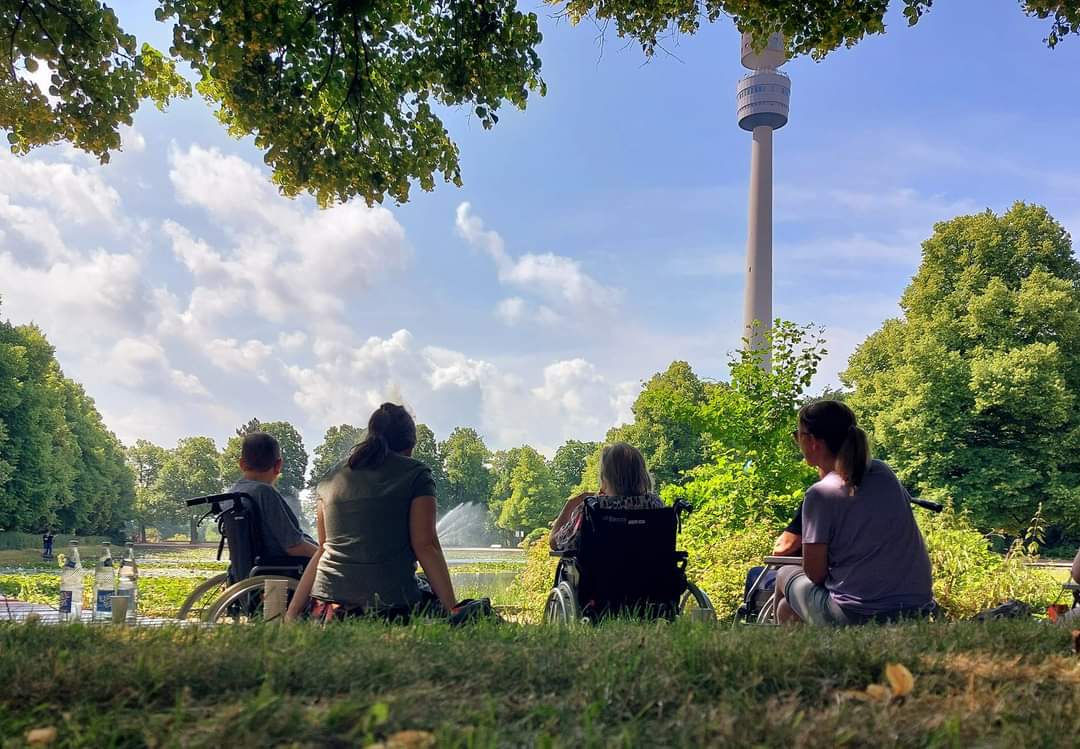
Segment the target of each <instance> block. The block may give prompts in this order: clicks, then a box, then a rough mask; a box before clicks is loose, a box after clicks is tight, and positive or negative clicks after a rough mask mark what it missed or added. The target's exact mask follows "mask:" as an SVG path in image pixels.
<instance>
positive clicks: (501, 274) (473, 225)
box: [455, 203, 623, 317]
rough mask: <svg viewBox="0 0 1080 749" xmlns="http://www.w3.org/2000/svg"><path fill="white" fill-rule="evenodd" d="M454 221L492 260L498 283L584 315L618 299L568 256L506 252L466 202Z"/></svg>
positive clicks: (606, 308) (611, 289) (604, 309)
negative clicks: (514, 255) (514, 254)
mask: <svg viewBox="0 0 1080 749" xmlns="http://www.w3.org/2000/svg"><path fill="white" fill-rule="evenodd" d="M455 223H456V226H457V231H458V234H459V235H461V237H462V238H464V239H465V240H466V241H467V242H468V243H469V244H471V245H472V246H473V247H476V248H477V249H479V250H481V251H483V252H485V253H486V254H487V255H488V256H489V257H490V258H491V259H492V261H494V263H495V269H496V272H497V274H498V278H499V281H500V282H501V283H504V284H507V285H510V286H514V287H516V288H518V289H521V290H522V291H526V292H529V293H532V294H536V295H537V296H539V297H541V298H542V299H544V300H545V301H546V302H547V303H548V304H549V305H551V306H554V307H556V308H559V309H563V310H566V311H568V312H571V313H577V314H578V315H585V316H587V315H593V314H596V313H608V312H610V311H611V310H612V308H613V307H615V306H617V305H618V304H619V303H620V301H621V300H622V296H623V293H622V290H621V289H617V288H615V287H610V286H605V285H603V284H602V283H600V282H599V281H597V280H596V279H594V278H593V277H592V276H590V275H589V274H588V273H586V272H585V271H584V270H583V269H582V267H581V263H580V262H578V261H577V260H574V259H572V258H568V257H564V256H562V255H556V254H554V253H550V252H546V253H542V254H535V253H527V254H525V255H521V256H519V257H517V258H514V257H512V256H511V255H510V254H509V253H507V252H506V247H505V244H504V242H503V239H502V237H500V236H499V234H498V233H497V232H495V231H494V230H490V229H486V228H485V227H484V222H483V221H482V220H481V219H480V218H479V217H478V216H475V215H473V214H472V209H471V206H470V205H469V204H468V203H461V204H460V205H459V206H458V207H457V213H456V221H455ZM549 317H550V316H549Z"/></svg>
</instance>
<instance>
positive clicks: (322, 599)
mask: <svg viewBox="0 0 1080 749" xmlns="http://www.w3.org/2000/svg"><path fill="white" fill-rule="evenodd" d="M415 446H416V423H415V422H414V421H413V418H412V416H410V415H409V412H408V411H406V410H405V408H404V407H402V406H399V405H396V404H393V403H384V404H382V405H381V406H379V408H378V410H376V411H375V413H373V414H372V415H371V418H370V419H369V420H368V428H367V437H366V438H365V439H364V441H363V442H361V443H360V444H359V445H357V446H356V447H355V448H353V451H352V453H351V454H350V455H349V457H348V459H347V460H346V461H345V463H344V464H343V465H342V466H340V467H339V468H338V469H337V470H335V471H333V472H332V473H331V474H330V475H329V476H327V477H326V478H325V479H324V480H323V481H322V482H320V484H319V486H318V488H317V492H318V502H317V505H316V525H317V526H318V533H319V544H320V546H321V551H320V552H319V553H318V554H317V555H316V556H315V560H314V562H315V563H314V564H311V565H309V567H308V569H307V571H305V573H304V577H303V579H302V580H301V581H300V586H299V588H298V590H297V591H296V594H295V595H294V596H293V600H292V603H291V604H290V606H289V612H288V616H287V618H288V619H290V620H291V619H295V618H297V617H298V616H300V615H301V614H302V613H303V612H304V610H305V609H306V608H309V607H310V613H311V615H312V618H314V619H316V620H321V621H330V620H332V619H340V618H344V617H347V616H363V615H374V616H379V617H383V618H386V619H391V620H395V619H396V620H407V619H408V618H409V616H410V615H411V614H412V613H414V612H415V611H417V610H419V609H427V610H429V611H438V610H439V609H440V607H441V610H443V611H445V612H446V613H450V612H453V611H454V610H455V606H456V605H457V599H456V598H455V597H454V586H453V584H452V583H451V582H450V570H449V568H448V567H447V565H446V558H445V557H444V556H443V551H442V546H441V545H440V543H439V536H438V533H437V532H436V530H435V516H436V503H435V481H434V479H433V478H432V476H431V469H430V468H428V467H427V466H426V465H424V464H423V463H422V462H421V461H419V460H416V459H415V458H413V457H412V452H413V448H414V447H415ZM417 561H419V562H420V564H421V565H422V566H423V568H424V574H425V575H426V579H425V578H420V577H418V576H417V574H416V563H417ZM429 586H430V589H429ZM309 597H310V603H309Z"/></svg>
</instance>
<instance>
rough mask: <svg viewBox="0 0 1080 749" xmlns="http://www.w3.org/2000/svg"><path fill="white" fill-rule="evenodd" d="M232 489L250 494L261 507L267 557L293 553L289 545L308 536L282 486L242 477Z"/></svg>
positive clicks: (264, 546) (263, 538) (259, 508)
mask: <svg viewBox="0 0 1080 749" xmlns="http://www.w3.org/2000/svg"><path fill="white" fill-rule="evenodd" d="M229 491H231V492H246V493H247V494H250V495H251V498H252V500H254V502H255V505H256V507H258V510H259V518H260V520H261V525H260V528H259V532H260V534H261V538H260V540H261V542H262V554H263V556H264V557H287V556H289V553H288V552H287V551H286V549H288V548H289V547H290V546H296V545H297V544H298V543H300V542H301V541H304V540H305V537H304V534H303V533H302V532H301V531H300V523H299V521H297V519H296V513H294V512H293V511H292V508H290V507H289V505H288V504H287V503H286V502H285V498H284V497H282V496H281V494H280V493H279V492H278V490H277V489H275V488H274V487H273V486H271V485H270V484H264V483H263V482H262V481H252V480H251V479H240V480H239V481H237V482H236V483H235V484H233V485H232V487H230V488H229ZM307 540H310V539H307Z"/></svg>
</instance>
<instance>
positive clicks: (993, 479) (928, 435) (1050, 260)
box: [842, 203, 1080, 533]
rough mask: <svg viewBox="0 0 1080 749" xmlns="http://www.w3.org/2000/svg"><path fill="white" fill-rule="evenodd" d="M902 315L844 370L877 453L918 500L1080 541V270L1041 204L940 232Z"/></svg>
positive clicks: (993, 523)
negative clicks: (941, 499)
mask: <svg viewBox="0 0 1080 749" xmlns="http://www.w3.org/2000/svg"><path fill="white" fill-rule="evenodd" d="M922 249H923V257H922V264H921V265H920V267H919V270H918V272H917V273H916V275H915V277H914V278H913V279H912V281H911V284H910V285H909V286H908V288H907V289H906V290H905V292H904V295H903V297H902V299H901V303H900V306H901V308H902V310H903V317H902V318H900V319H894V320H888V321H886V322H885V324H884V325H883V326H882V327H881V329H879V330H878V331H877V332H875V333H874V334H873V335H871V336H870V337H869V338H868V339H867V340H866V341H864V342H863V343H862V344H861V345H860V346H859V347H858V348H857V349H856V351H855V353H854V354H853V355H852V357H851V359H850V361H849V362H848V369H847V370H846V371H845V372H844V373H843V375H842V378H843V380H844V381H845V383H847V384H849V385H851V386H853V387H854V388H855V392H854V394H852V396H851V397H850V399H849V403H850V404H851V406H852V408H853V409H854V410H855V411H856V413H857V414H858V415H859V418H860V420H861V421H862V422H863V423H865V424H866V425H867V426H868V427H869V431H870V433H871V435H872V436H873V439H874V442H875V445H876V449H877V452H878V453H879V454H880V455H881V456H882V457H884V458H886V459H887V460H889V461H890V462H891V463H892V465H893V467H894V468H895V469H896V470H897V473H898V475H899V476H900V478H901V480H903V481H904V482H905V483H906V484H907V485H908V486H909V487H911V488H912V489H913V490H914V491H916V492H939V493H942V494H943V495H945V496H947V497H951V498H952V500H953V502H954V503H955V505H957V506H958V507H959V508H963V509H967V510H969V511H970V512H971V514H972V517H973V519H974V520H975V521H976V523H977V524H979V525H980V526H981V527H982V528H983V529H990V528H999V529H1003V530H1005V531H1006V532H1008V533H1018V532H1020V531H1022V530H1023V529H1024V528H1026V527H1027V524H1028V521H1029V520H1030V519H1031V518H1032V517H1034V515H1035V514H1036V512H1037V511H1038V510H1039V506H1040V505H1042V516H1043V518H1045V519H1046V520H1047V521H1049V522H1050V523H1052V524H1054V525H1055V526H1056V530H1057V531H1058V532H1060V531H1061V530H1063V529H1064V530H1068V531H1069V532H1070V533H1076V532H1078V531H1080V409H1078V408H1077V404H1078V403H1080V263H1078V262H1077V259H1076V257H1075V255H1074V254H1073V250H1072V246H1071V242H1070V239H1069V235H1068V234H1067V233H1066V232H1065V230H1064V229H1063V228H1062V227H1061V225H1060V224H1058V223H1057V222H1056V221H1055V220H1054V219H1053V218H1052V217H1051V216H1050V214H1049V213H1048V212H1047V211H1046V210H1045V209H1044V208H1042V207H1039V206H1034V205H1027V204H1024V203H1016V204H1015V205H1013V206H1012V208H1010V209H1009V210H1008V211H1007V212H1005V213H1004V214H1002V215H1001V216H996V215H994V214H993V213H992V212H990V211H986V212H984V213H980V214H976V215H972V216H961V217H959V218H956V219H953V220H951V221H946V222H942V223H939V224H938V225H937V226H935V227H934V234H933V236H932V237H931V238H930V239H928V240H927V241H926V242H924V243H923V246H922Z"/></svg>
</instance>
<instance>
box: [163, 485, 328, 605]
mask: <svg viewBox="0 0 1080 749" xmlns="http://www.w3.org/2000/svg"><path fill="white" fill-rule="evenodd" d="M186 504H187V506H188V507H199V506H202V505H209V506H210V509H208V510H207V512H206V514H205V515H203V516H202V518H200V519H199V523H198V524H202V522H203V521H204V520H206V519H207V518H208V517H213V518H214V519H215V520H216V522H217V527H218V530H219V531H220V533H221V541H220V543H219V544H218V552H217V558H218V560H220V559H221V553H222V551H223V550H224V548H225V545H226V544H228V548H229V569H228V572H224V573H222V574H220V575H215V576H214V577H211V578H210V579H209V580H206V581H204V582H203V583H202V584H200V585H199V586H198V587H196V588H195V590H194V591H192V592H191V594H190V595H189V596H188V597H187V599H186V600H185V601H184V603H183V604H182V605H181V606H180V609H179V611H177V614H176V618H177V619H179V620H181V621H184V620H198V621H203V622H207V623H211V624H223V623H229V622H232V623H241V622H251V621H257V620H261V619H262V618H263V607H264V604H265V603H266V600H265V598H266V591H267V590H272V589H274V588H276V587H277V588H280V587H283V588H284V589H285V605H288V601H289V600H290V599H291V598H292V594H293V593H294V592H295V591H296V587H297V585H298V584H299V582H300V577H301V576H302V575H303V574H304V568H305V567H306V566H307V562H308V560H307V559H306V558H304V557H267V556H265V555H264V554H263V549H262V540H261V539H262V536H261V532H260V529H261V527H262V522H261V518H260V517H259V506H258V505H257V504H256V503H255V501H254V500H253V499H252V497H251V495H250V494H247V493H245V492H226V493H224V494H210V495H207V496H205V497H196V498H194V499H189V500H187V502H186ZM268 583H269V585H268Z"/></svg>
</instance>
